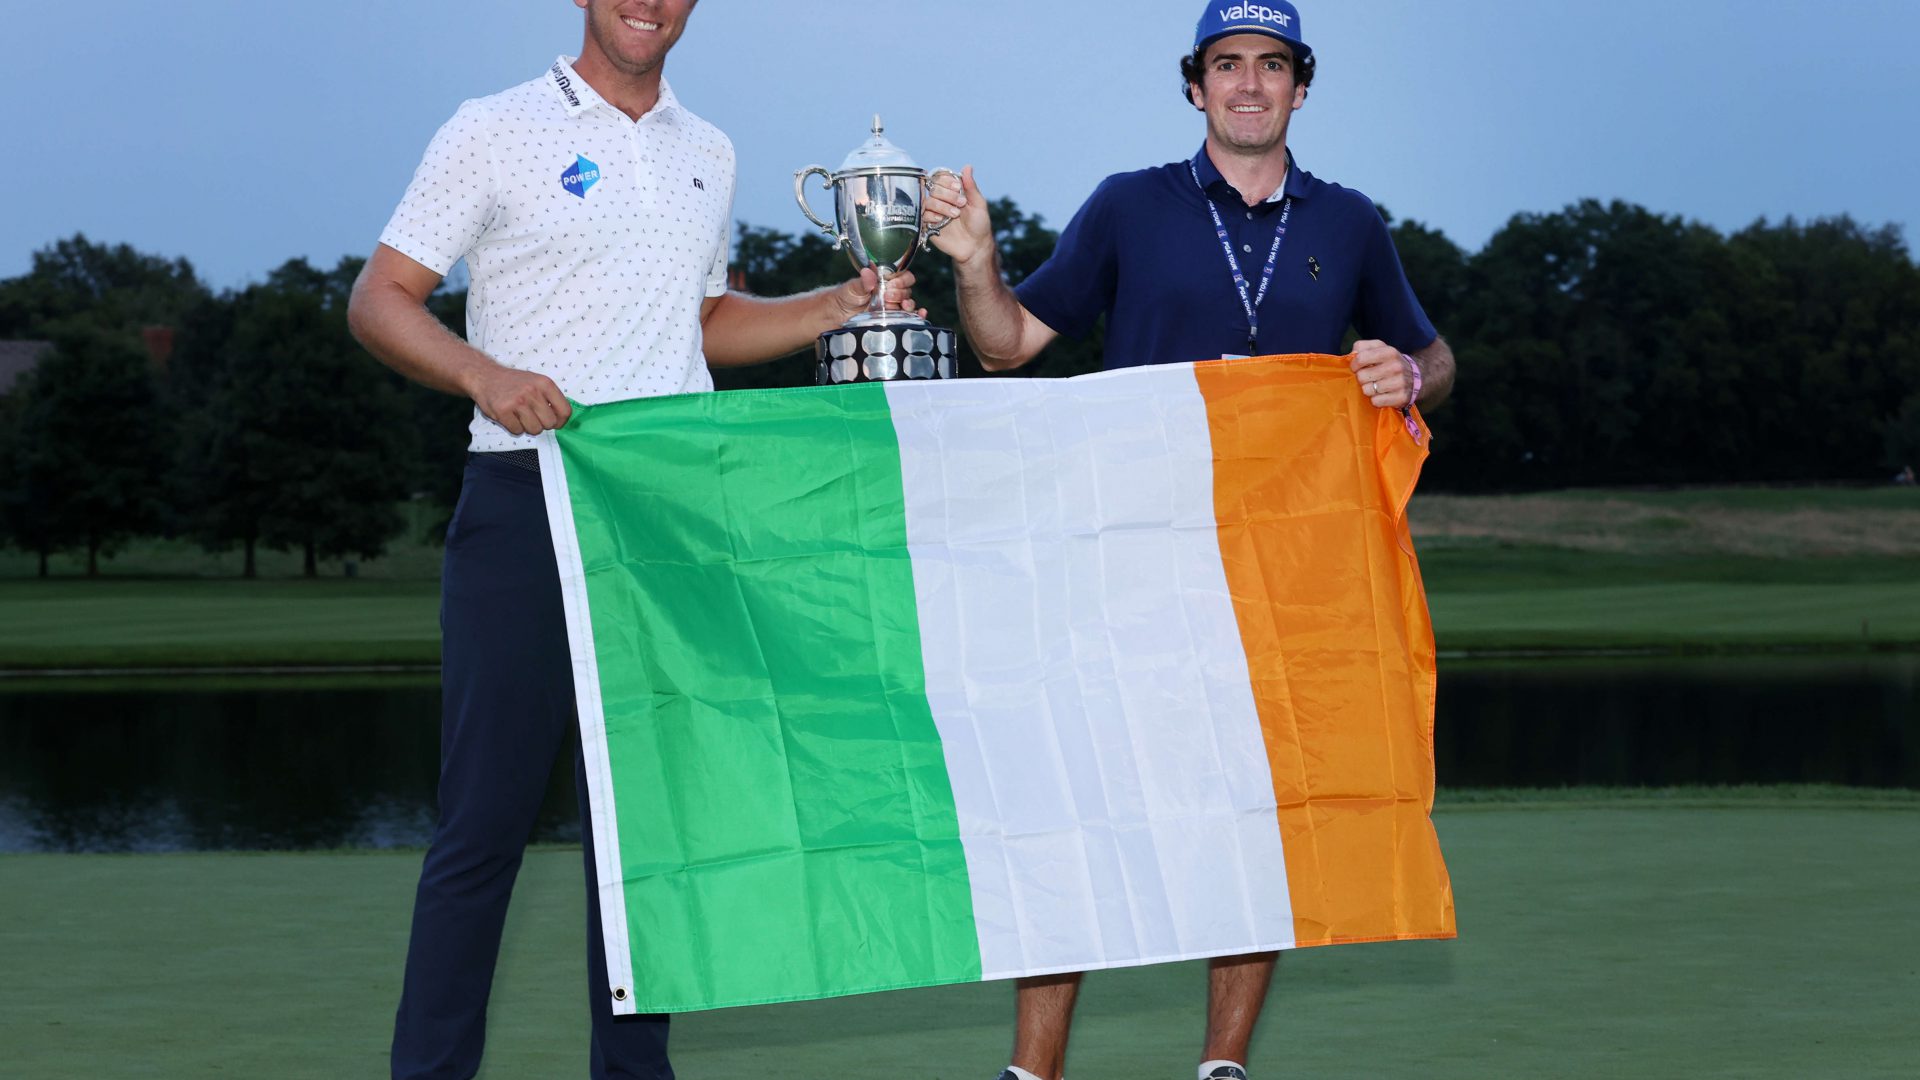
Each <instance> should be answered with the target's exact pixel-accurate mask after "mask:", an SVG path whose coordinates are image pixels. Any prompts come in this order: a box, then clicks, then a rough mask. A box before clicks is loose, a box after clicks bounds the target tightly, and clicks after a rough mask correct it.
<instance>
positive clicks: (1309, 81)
mask: <svg viewBox="0 0 1920 1080" xmlns="http://www.w3.org/2000/svg"><path fill="white" fill-rule="evenodd" d="M1282 44H1284V45H1286V46H1287V51H1288V52H1295V53H1297V51H1298V50H1296V49H1295V48H1294V47H1293V45H1292V44H1291V43H1288V42H1282ZM1208 47H1209V48H1211V47H1212V46H1211V45H1209V46H1208ZM1316 59H1318V58H1317V57H1315V56H1314V55H1313V54H1312V53H1308V54H1307V58H1306V59H1305V60H1302V59H1300V58H1299V57H1298V56H1297V55H1296V56H1295V58H1294V61H1293V79H1294V82H1295V83H1296V84H1298V85H1300V86H1312V85H1313V72H1314V69H1315V68H1317V67H1319V65H1318V64H1316V63H1315V62H1314V61H1315V60H1316ZM1205 60H1206V51H1205V50H1203V49H1195V50H1194V51H1192V52H1190V53H1188V54H1187V55H1185V56H1182V57H1181V58H1180V96H1181V97H1184V98H1186V99H1187V104H1189V105H1192V104H1193V88H1194V86H1195V85H1197V84H1200V83H1203V82H1205V81H1206V80H1205V79H1204V78H1203V76H1204V75H1206V73H1207V69H1206V67H1205V66H1204V62H1205Z"/></svg>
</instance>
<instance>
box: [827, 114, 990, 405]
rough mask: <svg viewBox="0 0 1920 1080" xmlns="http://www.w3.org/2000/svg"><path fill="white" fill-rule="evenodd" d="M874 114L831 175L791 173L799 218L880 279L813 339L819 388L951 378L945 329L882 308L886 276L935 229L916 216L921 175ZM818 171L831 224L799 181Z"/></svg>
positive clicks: (952, 359) (922, 196) (949, 337)
mask: <svg viewBox="0 0 1920 1080" xmlns="http://www.w3.org/2000/svg"><path fill="white" fill-rule="evenodd" d="M884 132H885V129H884V128H883V127H882V126H881V123H880V118H879V117H878V116H875V117H874V118H873V136H872V138H870V139H868V140H867V141H866V142H865V143H862V144H861V145H860V146H859V147H857V148H855V149H854V151H853V153H851V154H848V155H847V158H846V160H845V161H843V162H841V165H840V169H839V171H837V172H831V173H830V172H828V171H827V170H826V169H824V168H822V167H820V166H818V165H813V166H810V167H808V168H805V169H801V170H800V171H799V172H796V173H794V174H793V194H794V198H795V199H797V200H798V201H799V203H800V211H801V213H804V214H806V215H807V220H809V221H811V222H813V223H814V224H815V225H817V226H819V227H820V231H821V232H823V233H825V234H826V236H827V238H828V239H830V240H832V241H833V246H834V248H835V249H844V250H845V251H846V253H847V257H848V258H849V259H851V260H852V261H853V265H854V268H855V269H863V268H866V267H872V268H873V270H874V272H875V273H876V274H878V275H879V276H880V288H879V289H878V290H876V291H875V292H874V296H873V301H872V303H871V304H869V305H868V307H867V310H866V311H864V312H862V313H860V314H859V315H856V316H854V317H853V318H851V319H849V320H847V322H846V325H844V326H840V327H837V328H835V329H832V330H829V331H827V332H826V333H824V334H821V335H820V337H819V338H818V339H817V340H816V341H815V342H814V360H815V364H814V377H815V380H816V381H817V382H818V383H820V384H821V385H822V386H831V385H837V384H841V383H852V382H887V381H890V380H894V379H951V378H953V377H954V376H955V375H956V374H957V373H958V368H959V362H958V357H957V355H956V354H955V352H954V347H955V339H954V335H953V331H952V330H949V329H946V328H944V327H937V326H933V325H931V324H929V323H928V322H927V321H926V320H925V319H922V318H920V317H919V316H918V315H915V314H913V313H912V312H908V311H889V310H887V309H886V305H885V293H886V282H887V279H888V278H890V277H892V276H893V275H895V274H897V273H899V272H901V271H902V270H905V269H906V268H907V266H908V264H910V263H911V262H913V257H914V256H915V255H916V254H918V253H919V251H920V249H921V248H923V247H925V246H926V243H927V239H928V238H929V237H931V236H932V235H934V234H935V233H937V232H939V227H938V226H936V227H934V228H932V229H929V228H927V227H925V226H924V225H923V224H922V223H921V220H920V216H921V215H920V211H921V207H923V206H924V205H926V198H927V184H928V183H929V182H930V181H931V180H932V178H933V177H934V176H937V175H939V174H940V173H943V172H944V173H948V174H949V175H951V174H952V170H951V169H935V170H933V172H931V173H929V172H928V171H927V170H925V169H922V168H920V167H919V166H918V165H915V164H914V163H913V159H912V158H911V157H908V156H907V154H906V152H905V151H903V150H901V149H900V148H899V147H897V146H895V145H893V143H892V142H890V141H888V140H887V137H886V135H885V133H884ZM815 174H818V175H819V176H820V178H821V180H822V181H823V182H824V183H825V184H826V186H827V187H828V188H829V189H831V190H832V192H833V209H834V215H833V217H834V223H833V224H831V225H830V224H828V223H827V222H825V221H822V220H820V217H819V216H818V215H817V214H815V213H814V212H813V207H812V206H811V205H809V204H808V202H807V178H808V177H809V176H813V175H815Z"/></svg>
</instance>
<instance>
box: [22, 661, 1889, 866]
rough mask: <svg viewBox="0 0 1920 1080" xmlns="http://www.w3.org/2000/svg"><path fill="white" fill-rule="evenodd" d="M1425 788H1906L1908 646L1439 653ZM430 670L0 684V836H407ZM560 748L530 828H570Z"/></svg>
mask: <svg viewBox="0 0 1920 1080" xmlns="http://www.w3.org/2000/svg"><path fill="white" fill-rule="evenodd" d="M1439 700H1440V705H1439V716H1438V719H1437V722H1436V735H1435V758H1436V769H1437V773H1438V776H1439V782H1440V784H1441V785H1442V786H1443V787H1558V786H1564V785H1572V784H1602V785H1649V786H1661V785H1668V784H1731V783H1833V784H1848V785H1858V786H1872V787H1903V788H1920V656H1912V655H1871V656H1857V657H1856V656H1850V657H1812V656H1768V657H1750V658H1727V659H1655V658H1620V657H1610V658H1596V659H1580V660H1497V661H1492V660H1473V661H1453V662H1443V663H1442V665H1441V678H1440V699H1439ZM438 710H439V691H438V688H437V686H436V684H435V681H434V679H433V677H431V676H385V677H329V678H302V679H287V678H248V679H206V678H200V677H183V678H173V679H157V680H156V679H149V680H143V681H135V682H113V681H106V682H98V681H87V682H80V681H76V680H48V679H37V680H32V681H23V680H0V852H24V851H181V850H234V849H241V850H246V849H313V848H335V847H360V848H383V847H412V846H420V845H424V844H425V843H426V841H427V838H428V837H429V835H430V834H431V832H432V829H433V814H434V809H433V808H434V779H435V773H436V768H437V755H438V743H439V722H438ZM579 828H580V827H579V822H578V820H577V819H576V814H575V811H574V800H573V794H572V780H571V763H570V762H561V763H558V764H557V765H556V768H555V772H554V777H553V783H552V784H551V785H550V786H549V790H548V793H547V798H546V802H545V805H544V807H543V808H542V811H541V816H540V823H539V826H538V828H537V831H536V839H539V840H548V841H574V840H577V839H578V838H579V835H580V831H579Z"/></svg>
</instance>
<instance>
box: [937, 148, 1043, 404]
mask: <svg viewBox="0 0 1920 1080" xmlns="http://www.w3.org/2000/svg"><path fill="white" fill-rule="evenodd" d="M926 214H927V216H928V217H929V218H932V219H933V220H936V221H946V222H947V224H946V225H945V226H944V227H943V228H942V229H941V232H940V235H938V236H936V237H934V240H933V246H934V247H936V248H939V249H940V250H941V251H943V252H945V253H946V254H947V256H948V257H949V258H951V259H952V260H953V278H954V282H955V286H956V290H955V291H956V292H957V293H958V294H959V299H960V326H961V328H962V329H963V330H965V331H966V335H967V342H968V344H970V345H972V346H973V354H974V355H975V356H976V357H978V358H979V360H980V365H981V366H982V367H984V368H986V369H987V370H988V371H1008V370H1011V369H1013V368H1017V367H1019V366H1020V365H1022V364H1024V363H1026V362H1027V361H1029V360H1032V359H1033V358H1034V357H1035V356H1037V355H1039V352H1040V350H1041V349H1044V348H1046V347H1047V344H1048V343H1049V342H1051V341H1052V340H1053V339H1054V338H1055V337H1056V336H1058V335H1056V334H1055V333H1054V330H1053V328H1052V327H1049V326H1048V325H1047V324H1046V323H1043V322H1041V321H1040V320H1039V319H1038V318H1035V317H1034V314H1033V312H1031V311H1028V310H1027V309H1026V307H1025V306H1024V305H1022V304H1021V303H1020V298H1019V297H1017V296H1015V295H1014V294H1013V290H1012V289H1010V288H1008V287H1007V282H1006V279H1005V278H1003V277H1002V276H1001V275H1000V252H999V250H998V248H997V247H996V246H995V245H994V242H993V219H992V217H991V216H990V215H989V214H988V213H987V200H986V196H984V195H982V194H980V188H979V187H978V186H977V185H976V184H975V183H974V180H973V166H971V165H969V166H967V167H966V168H965V169H963V170H962V171H961V174H960V182H959V183H955V182H954V181H953V179H952V177H951V176H950V175H943V176H941V177H940V178H939V179H938V180H936V181H934V183H933V185H932V188H931V190H930V191H929V193H928V197H927V207H926Z"/></svg>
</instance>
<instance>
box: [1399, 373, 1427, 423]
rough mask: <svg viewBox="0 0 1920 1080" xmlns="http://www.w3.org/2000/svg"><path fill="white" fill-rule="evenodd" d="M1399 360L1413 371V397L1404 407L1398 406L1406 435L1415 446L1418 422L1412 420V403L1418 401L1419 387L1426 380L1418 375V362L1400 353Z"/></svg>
mask: <svg viewBox="0 0 1920 1080" xmlns="http://www.w3.org/2000/svg"><path fill="white" fill-rule="evenodd" d="M1400 359H1402V360H1405V361H1406V362H1407V366H1408V367H1410V368H1412V369H1413V397H1412V399H1411V400H1409V401H1408V402H1407V403H1406V404H1405V405H1402V406H1400V416H1401V418H1402V419H1404V420H1406V422H1407V434H1409V435H1411V436H1413V441H1414V442H1415V443H1416V444H1417V443H1419V442H1420V422H1419V421H1418V420H1415V419H1414V418H1413V403H1414V402H1415V401H1419V400H1420V387H1421V386H1423V385H1425V383H1426V380H1425V379H1423V378H1422V377H1421V374H1420V361H1418V360H1415V359H1414V358H1413V357H1411V356H1408V355H1407V354H1406V353H1401V354H1400Z"/></svg>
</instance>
